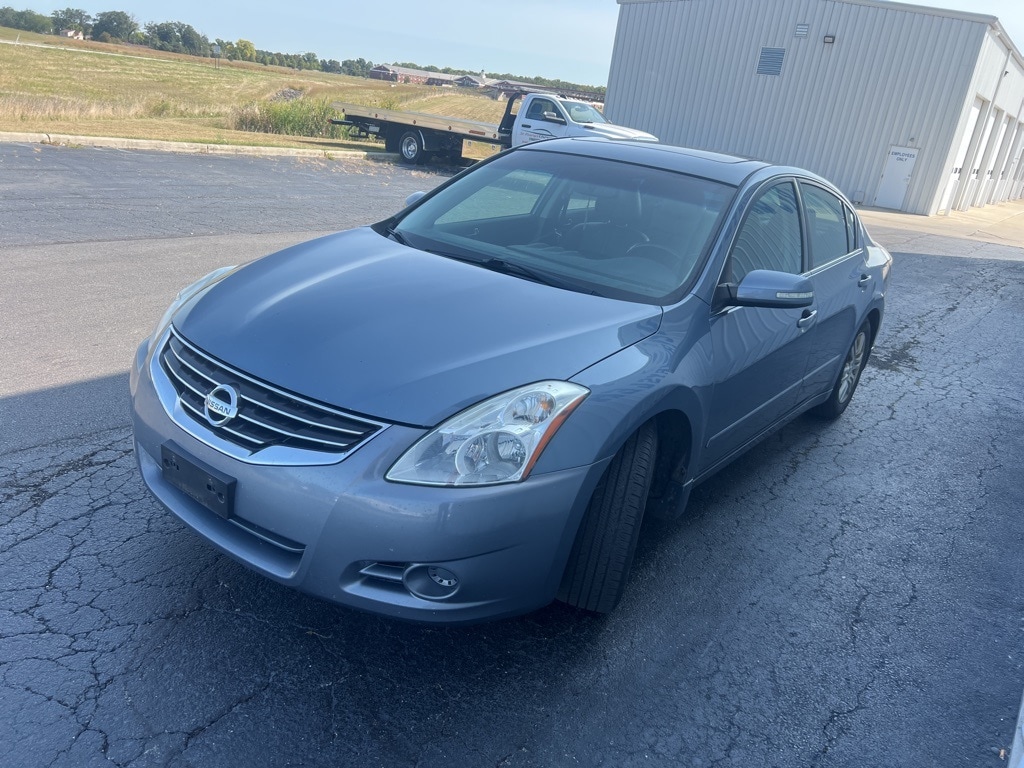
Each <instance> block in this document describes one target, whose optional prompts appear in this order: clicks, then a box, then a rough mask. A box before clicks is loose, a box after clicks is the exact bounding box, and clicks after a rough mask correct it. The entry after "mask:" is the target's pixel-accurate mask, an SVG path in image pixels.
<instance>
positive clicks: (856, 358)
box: [811, 322, 871, 419]
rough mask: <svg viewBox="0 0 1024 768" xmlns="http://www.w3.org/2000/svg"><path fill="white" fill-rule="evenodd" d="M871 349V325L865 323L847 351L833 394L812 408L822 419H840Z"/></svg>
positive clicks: (858, 380) (851, 397)
mask: <svg viewBox="0 0 1024 768" xmlns="http://www.w3.org/2000/svg"><path fill="white" fill-rule="evenodd" d="M870 351H871V325H870V324H869V323H866V322H865V323H864V325H862V326H861V327H860V330H858V331H857V335H856V336H854V337H853V343H852V344H851V345H850V349H849V351H848V352H847V353H846V359H845V360H844V361H843V367H842V368H841V369H840V370H839V378H838V379H836V383H835V386H833V387H832V394H830V395H829V397H828V400H826V401H825V402H824V403H822V404H821V405H816V406H815V407H814V408H812V409H811V413H812V414H813V415H815V416H817V417H819V418H822V419H838V418H839V417H840V416H841V415H842V413H843V411H845V410H846V406H848V405H849V404H850V401H851V400H852V399H853V393H854V392H855V391H856V389H857V384H858V383H859V382H860V374H861V372H862V371H863V370H864V364H865V363H867V361H868V353H869V352H870Z"/></svg>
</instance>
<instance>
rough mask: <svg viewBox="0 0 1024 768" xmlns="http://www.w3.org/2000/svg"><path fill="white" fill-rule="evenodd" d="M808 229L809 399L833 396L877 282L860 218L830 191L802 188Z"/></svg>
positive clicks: (807, 184) (802, 184) (806, 388)
mask: <svg viewBox="0 0 1024 768" xmlns="http://www.w3.org/2000/svg"><path fill="white" fill-rule="evenodd" d="M799 189H800V198H801V201H802V203H803V209H804V216H805V221H806V227H807V245H808V248H807V252H808V260H809V264H808V267H809V271H808V273H807V275H806V276H807V278H808V279H809V280H810V281H811V284H812V285H813V286H814V297H815V310H816V311H817V316H816V318H815V322H814V327H813V328H811V329H810V330H809V332H808V336H809V339H808V341H809V343H808V349H809V352H808V361H807V371H806V374H805V380H804V394H803V397H804V398H805V399H809V398H811V397H814V396H815V395H818V394H821V393H822V392H827V391H829V390H830V389H831V388H832V386H833V384H834V383H835V379H836V376H837V374H838V372H839V366H840V365H841V363H842V361H843V359H844V358H845V356H846V351H847V348H848V347H849V345H850V342H851V340H852V339H853V334H854V332H855V331H856V330H857V322H858V318H859V317H861V316H862V315H863V313H864V309H865V307H866V305H867V303H868V301H869V300H870V296H871V293H870V290H871V288H872V278H871V276H870V275H869V274H868V272H867V271H866V269H865V266H866V262H865V252H864V250H863V248H862V244H861V243H858V242H857V227H856V219H855V218H854V216H855V214H854V213H853V211H852V210H851V209H850V207H849V206H848V205H847V204H846V203H845V202H844V201H843V200H841V199H840V198H839V197H837V196H836V195H835V194H833V193H832V192H831V191H830V190H828V189H825V188H824V187H822V186H820V185H818V184H815V183H813V182H810V181H805V180H801V181H800V182H799Z"/></svg>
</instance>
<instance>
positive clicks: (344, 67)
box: [341, 58, 373, 77]
mask: <svg viewBox="0 0 1024 768" xmlns="http://www.w3.org/2000/svg"><path fill="white" fill-rule="evenodd" d="M371 69H373V62H372V61H367V60H366V59H362V58H360V59H345V60H344V61H343V62H341V71H342V72H343V73H344V74H346V75H352V76H353V77H369V76H370V70H371Z"/></svg>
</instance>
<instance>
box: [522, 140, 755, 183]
mask: <svg viewBox="0 0 1024 768" xmlns="http://www.w3.org/2000/svg"><path fill="white" fill-rule="evenodd" d="M519 150H520V151H528V152H561V153H565V154H572V155H586V156H588V157H600V158H603V159H606V160H618V161H620V162H625V163H635V164H637V165H647V166H652V167H654V168H664V169H665V170H669V171H676V172H678V173H686V174H690V175H692V176H700V177H702V178H706V179H713V180H715V181H721V182H724V183H726V184H731V185H732V186H739V185H740V184H742V183H743V182H744V181H745V180H746V179H747V178H749V177H750V175H751V174H753V173H756V172H757V171H760V170H762V169H764V168H769V167H771V166H770V164H769V163H765V162H762V161H760V160H751V159H749V158H745V157H736V156H734V155H724V154H719V153H717V152H705V151H703V150H700V149H690V148H688V147H676V146H672V145H671V144H658V143H653V142H642V141H623V140H614V139H603V138H598V137H589V136H588V137H584V138H578V137H577V138H568V139H551V140H548V141H538V142H534V143H532V144H526V145H524V146H521V147H519Z"/></svg>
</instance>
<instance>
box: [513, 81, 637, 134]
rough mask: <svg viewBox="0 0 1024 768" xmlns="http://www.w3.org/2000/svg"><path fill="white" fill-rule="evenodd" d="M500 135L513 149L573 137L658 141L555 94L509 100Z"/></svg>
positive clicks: (592, 106) (522, 96)
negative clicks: (546, 140)
mask: <svg viewBox="0 0 1024 768" xmlns="http://www.w3.org/2000/svg"><path fill="white" fill-rule="evenodd" d="M517 106H518V109H516V107H517ZM498 132H499V133H500V134H502V135H503V136H507V137H508V138H509V143H510V144H511V145H512V146H517V145H519V144H529V143H530V142H531V141H540V140H542V139H554V138H562V137H571V136H604V137H606V138H613V139H629V140H633V141H657V138H655V137H654V136H652V135H651V134H649V133H645V132H644V131H638V130H636V129H635V128H626V127H624V126H621V125H613V124H612V123H610V122H608V120H607V119H606V118H605V116H604V115H602V114H601V112H600V111H599V110H598V109H597V107H595V106H594V105H593V104H590V103H589V102H586V101H581V100H579V99H572V98H568V97H565V96H560V95H556V94H553V93H526V94H518V95H514V96H512V97H511V98H509V100H508V104H507V106H506V107H505V116H504V117H503V118H502V121H501V125H500V126H499V129H498Z"/></svg>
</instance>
